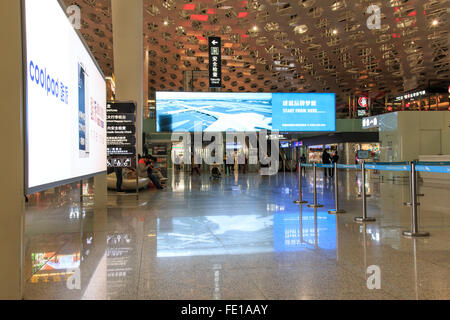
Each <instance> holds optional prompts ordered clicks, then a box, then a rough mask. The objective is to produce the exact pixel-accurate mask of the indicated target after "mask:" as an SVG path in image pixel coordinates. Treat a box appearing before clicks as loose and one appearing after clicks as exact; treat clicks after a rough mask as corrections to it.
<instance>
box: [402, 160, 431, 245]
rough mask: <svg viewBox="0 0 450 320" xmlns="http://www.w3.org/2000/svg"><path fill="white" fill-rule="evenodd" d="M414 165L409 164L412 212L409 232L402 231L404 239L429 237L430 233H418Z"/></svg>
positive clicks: (417, 204)
mask: <svg viewBox="0 0 450 320" xmlns="http://www.w3.org/2000/svg"><path fill="white" fill-rule="evenodd" d="M416 174H417V173H416V164H415V163H414V162H411V173H410V175H411V176H410V182H411V183H410V190H411V208H412V209H411V211H412V222H411V231H404V232H403V235H404V236H405V237H429V236H430V233H429V232H425V231H422V232H420V231H419V215H418V212H417V211H418V210H417V209H418V208H417V207H418V206H419V205H420V203H418V201H417V178H416Z"/></svg>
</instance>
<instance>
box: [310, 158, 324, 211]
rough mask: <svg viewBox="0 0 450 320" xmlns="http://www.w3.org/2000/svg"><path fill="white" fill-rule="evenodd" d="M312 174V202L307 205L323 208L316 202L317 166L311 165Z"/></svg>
mask: <svg viewBox="0 0 450 320" xmlns="http://www.w3.org/2000/svg"><path fill="white" fill-rule="evenodd" d="M313 172H314V173H313V175H314V203H313V204H310V205H308V207H309V208H323V205H321V204H317V166H316V164H315V163H314V165H313Z"/></svg>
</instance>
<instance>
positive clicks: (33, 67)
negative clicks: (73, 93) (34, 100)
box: [28, 61, 69, 104]
mask: <svg viewBox="0 0 450 320" xmlns="http://www.w3.org/2000/svg"><path fill="white" fill-rule="evenodd" d="M28 73H29V74H30V79H31V83H34V84H36V85H37V86H40V87H41V88H42V89H43V90H45V92H46V93H47V96H50V95H52V96H53V97H55V98H56V99H57V100H59V101H60V102H61V103H65V104H69V88H68V87H67V86H66V85H64V83H63V82H62V81H60V80H59V79H56V80H55V78H53V77H52V76H51V75H50V74H48V73H47V68H40V67H39V65H38V64H35V63H34V62H33V61H30V65H29V71H28Z"/></svg>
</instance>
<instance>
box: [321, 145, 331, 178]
mask: <svg viewBox="0 0 450 320" xmlns="http://www.w3.org/2000/svg"><path fill="white" fill-rule="evenodd" d="M322 163H323V164H331V156H330V154H329V153H328V152H327V150H323V153H322ZM324 173H325V177H328V173H330V177H331V169H329V168H324Z"/></svg>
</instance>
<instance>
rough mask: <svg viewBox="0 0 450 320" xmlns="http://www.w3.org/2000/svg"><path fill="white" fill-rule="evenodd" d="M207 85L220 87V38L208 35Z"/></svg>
mask: <svg viewBox="0 0 450 320" xmlns="http://www.w3.org/2000/svg"><path fill="white" fill-rule="evenodd" d="M208 42H209V87H210V88H222V40H221V38H219V37H209V38H208Z"/></svg>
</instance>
